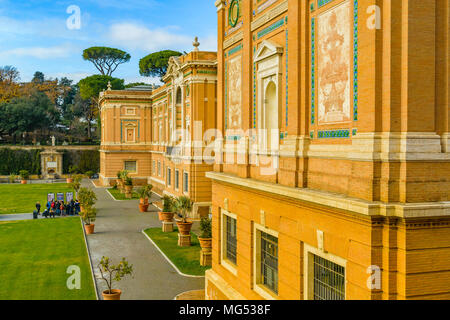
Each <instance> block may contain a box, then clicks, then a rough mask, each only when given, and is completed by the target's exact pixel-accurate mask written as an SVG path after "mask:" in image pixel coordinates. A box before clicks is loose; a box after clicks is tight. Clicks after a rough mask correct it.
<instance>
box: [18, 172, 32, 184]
mask: <svg viewBox="0 0 450 320" xmlns="http://www.w3.org/2000/svg"><path fill="white" fill-rule="evenodd" d="M19 176H20V178H21V179H22V181H21V183H22V184H27V183H28V181H27V180H28V179H30V173H29V172H28V170H20V171H19Z"/></svg>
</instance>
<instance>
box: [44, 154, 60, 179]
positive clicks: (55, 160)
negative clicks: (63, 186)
mask: <svg viewBox="0 0 450 320" xmlns="http://www.w3.org/2000/svg"><path fill="white" fill-rule="evenodd" d="M41 168H42V177H43V178H44V179H56V178H58V177H60V176H62V174H63V154H62V153H61V152H59V151H56V150H49V151H44V152H41Z"/></svg>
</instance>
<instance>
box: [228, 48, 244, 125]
mask: <svg viewBox="0 0 450 320" xmlns="http://www.w3.org/2000/svg"><path fill="white" fill-rule="evenodd" d="M241 88H242V56H241V55H239V56H236V57H235V58H233V59H231V60H230V61H229V63H228V89H227V90H228V99H229V101H228V115H227V117H228V127H227V128H228V129H241V128H242V91H241Z"/></svg>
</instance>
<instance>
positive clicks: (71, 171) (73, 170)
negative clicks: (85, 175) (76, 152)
mask: <svg viewBox="0 0 450 320" xmlns="http://www.w3.org/2000/svg"><path fill="white" fill-rule="evenodd" d="M77 173H79V171H78V167H77V166H70V167H69V177H68V178H67V179H66V182H67V183H69V184H70V183H73V175H74V174H77Z"/></svg>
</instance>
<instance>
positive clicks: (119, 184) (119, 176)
mask: <svg viewBox="0 0 450 320" xmlns="http://www.w3.org/2000/svg"><path fill="white" fill-rule="evenodd" d="M116 186H117V189H119V190H122V171H118V172H117V179H116Z"/></svg>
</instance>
